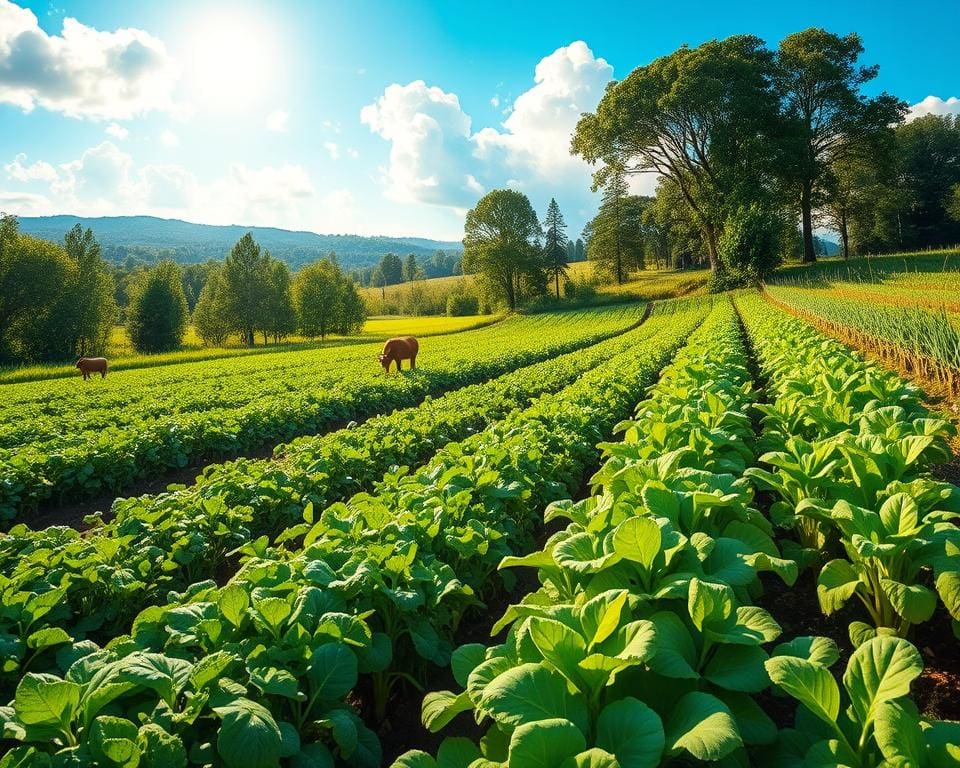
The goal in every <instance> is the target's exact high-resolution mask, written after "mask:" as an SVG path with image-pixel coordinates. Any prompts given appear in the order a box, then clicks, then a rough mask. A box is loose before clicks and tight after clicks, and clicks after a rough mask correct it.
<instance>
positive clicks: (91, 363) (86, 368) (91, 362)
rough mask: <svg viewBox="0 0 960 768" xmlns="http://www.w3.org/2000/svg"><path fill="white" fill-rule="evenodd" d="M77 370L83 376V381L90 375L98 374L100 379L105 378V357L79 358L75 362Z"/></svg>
mask: <svg viewBox="0 0 960 768" xmlns="http://www.w3.org/2000/svg"><path fill="white" fill-rule="evenodd" d="M77 368H79V369H80V373H82V374H83V378H84V379H89V378H90V374H93V373H99V374H100V378H101V379H105V378H106V377H107V359H106V358H105V357H81V358H80V359H79V360H77Z"/></svg>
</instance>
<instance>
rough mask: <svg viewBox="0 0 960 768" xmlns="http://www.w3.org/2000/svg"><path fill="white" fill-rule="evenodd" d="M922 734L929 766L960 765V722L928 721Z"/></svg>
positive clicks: (946, 766)
mask: <svg viewBox="0 0 960 768" xmlns="http://www.w3.org/2000/svg"><path fill="white" fill-rule="evenodd" d="M924 736H925V738H926V742H927V758H928V759H929V761H930V768H956V766H957V765H960V723H956V722H944V721H941V722H933V723H930V724H929V727H928V728H927V729H926V732H925V733H924Z"/></svg>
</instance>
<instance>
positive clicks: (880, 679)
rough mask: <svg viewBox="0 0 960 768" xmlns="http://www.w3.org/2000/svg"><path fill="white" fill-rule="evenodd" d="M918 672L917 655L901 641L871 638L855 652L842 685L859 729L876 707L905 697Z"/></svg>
mask: <svg viewBox="0 0 960 768" xmlns="http://www.w3.org/2000/svg"><path fill="white" fill-rule="evenodd" d="M922 671H923V661H922V660H921V658H920V653H919V652H918V651H917V649H916V648H914V647H913V646H912V645H911V644H910V643H909V642H907V641H906V640H903V639H902V638H899V637H875V638H874V639H873V640H868V641H867V642H866V643H864V644H863V645H861V646H860V647H859V648H857V650H855V651H854V652H853V654H852V655H851V656H850V661H849V662H848V663H847V671H846V672H845V673H844V675H843V684H844V687H845V688H846V689H847V693H848V694H849V695H850V702H851V704H853V709H854V711H855V712H856V714H857V719H858V720H859V721H860V724H861V726H863V727H866V726H867V725H868V724H869V723H870V722H872V720H873V717H874V712H875V709H876V707H877V706H878V705H880V704H882V703H883V702H885V701H890V700H892V699H896V698H899V697H900V696H906V695H907V694H908V693H909V692H910V683H912V682H913V681H914V680H915V679H916V678H917V677H919V675H920V673H921V672H922ZM771 677H772V675H771Z"/></svg>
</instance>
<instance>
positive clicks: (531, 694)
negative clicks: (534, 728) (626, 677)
mask: <svg viewBox="0 0 960 768" xmlns="http://www.w3.org/2000/svg"><path fill="white" fill-rule="evenodd" d="M481 666H482V665H481ZM478 669H479V668H478ZM479 703H480V706H481V707H483V708H484V709H487V710H489V711H490V712H491V713H492V714H493V717H494V719H495V720H496V721H497V722H498V723H501V724H503V725H506V726H513V727H517V726H520V725H523V724H524V723H532V722H536V721H537V720H550V719H555V718H564V719H567V720H570V721H571V722H573V723H574V725H576V726H577V727H578V728H580V730H581V731H585V730H586V729H587V709H586V704H585V702H584V701H583V699H582V698H581V697H579V696H572V695H570V694H569V693H568V692H567V683H566V681H565V680H564V678H563V676H562V675H560V673H559V672H554V671H552V670H549V669H547V668H546V667H543V666H541V665H539V664H521V665H520V666H518V667H513V668H511V669H508V670H507V671H506V672H504V673H503V674H501V675H499V676H497V677H496V678H495V679H494V680H493V681H492V682H490V684H489V685H487V686H486V688H485V689H484V690H483V693H482V695H481V696H480V702H479Z"/></svg>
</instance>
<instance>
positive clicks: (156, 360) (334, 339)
mask: <svg viewBox="0 0 960 768" xmlns="http://www.w3.org/2000/svg"><path fill="white" fill-rule="evenodd" d="M501 319H502V316H499V315H468V316H464V317H446V316H442V315H441V316H435V317H432V316H427V317H397V316H391V317H370V318H368V319H367V320H366V322H365V323H364V324H363V330H362V332H361V333H360V334H359V335H357V336H337V335H333V336H330V337H328V339H326V340H325V341H318V340H315V339H304V338H302V337H299V336H296V335H294V336H291V337H288V338H287V340H286V341H284V342H283V343H282V344H279V345H275V344H268V345H263V346H259V347H248V346H246V345H242V344H241V343H240V342H239V340H234V341H232V342H227V344H226V345H225V346H223V347H204V346H203V343H202V341H201V340H200V337H199V336H197V333H196V330H195V329H194V328H193V326H192V325H191V326H188V327H187V331H186V334H185V335H184V339H183V345H182V346H183V348H182V349H180V350H178V351H176V352H164V353H160V354H151V355H138V354H135V353H134V351H133V348H132V346H131V344H130V339H129V337H128V336H127V332H126V330H125V329H124V328H123V327H122V326H116V327H114V329H113V333H112V335H111V340H110V342H109V344H108V349H107V356H108V357H109V358H110V370H112V371H126V370H132V369H137V368H153V367H155V366H160V365H176V364H177V363H194V362H202V361H205V360H216V359H220V358H227V357H246V356H248V355H263V354H273V353H276V352H279V351H284V352H289V351H293V350H304V349H317V348H321V347H331V346H339V345H343V344H358V343H364V342H371V341H383V340H385V339H388V338H390V337H391V336H400V335H403V336H406V335H412V336H436V335H439V334H444V333H456V332H458V331H466V330H471V329H473V328H482V327H483V326H485V325H490V324H492V323H495V322H498V321H499V320H501ZM76 376H77V369H76V368H75V367H73V366H72V365H34V366H19V367H16V368H7V369H5V370H4V369H0V384H19V383H23V382H28V381H42V380H45V379H61V378H68V377H76Z"/></svg>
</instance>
